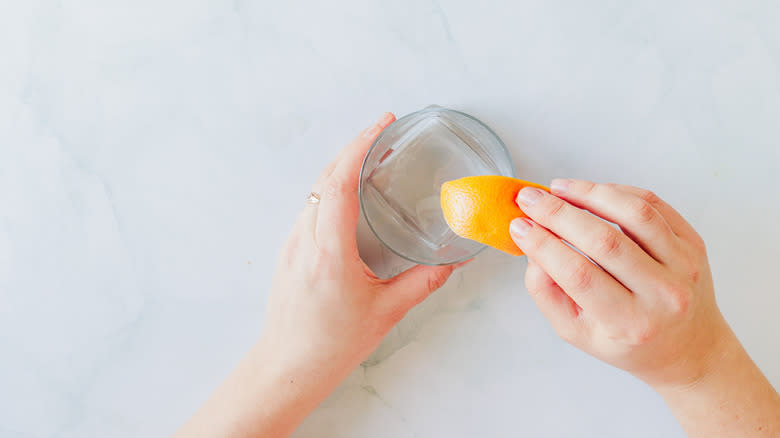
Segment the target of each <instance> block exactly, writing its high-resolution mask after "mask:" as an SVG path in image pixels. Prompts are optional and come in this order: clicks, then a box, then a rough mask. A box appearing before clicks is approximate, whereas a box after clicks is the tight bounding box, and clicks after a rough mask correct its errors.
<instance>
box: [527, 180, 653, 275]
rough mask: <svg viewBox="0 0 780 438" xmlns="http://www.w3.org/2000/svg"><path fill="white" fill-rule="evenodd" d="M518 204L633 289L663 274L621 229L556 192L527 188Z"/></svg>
mask: <svg viewBox="0 0 780 438" xmlns="http://www.w3.org/2000/svg"><path fill="white" fill-rule="evenodd" d="M517 204H518V205H519V206H520V208H521V209H522V210H523V212H524V213H525V214H527V215H528V217H530V218H531V219H533V220H534V221H535V222H536V223H538V224H539V225H541V226H543V227H545V228H547V229H549V230H550V231H552V232H553V233H555V234H557V235H558V236H560V237H561V238H563V239H566V241H568V242H569V243H571V244H572V245H574V246H575V247H576V248H577V249H579V250H580V251H582V252H583V253H585V255H587V256H588V257H590V258H591V259H593V260H594V261H595V262H596V263H598V264H599V265H600V266H601V267H602V268H604V269H605V270H606V271H607V272H609V273H610V274H612V276H613V277H615V278H616V279H617V280H618V281H620V282H621V283H623V284H624V285H625V286H626V287H628V288H629V289H631V290H635V289H638V288H641V287H642V286H645V285H647V284H648V283H649V282H651V281H652V280H653V279H654V278H657V277H658V276H659V275H660V274H661V265H659V264H658V262H656V261H655V260H653V259H652V258H651V257H650V256H649V255H648V254H647V253H646V252H645V251H644V250H642V248H640V247H639V246H638V245H637V244H636V243H635V242H634V241H632V240H631V239H629V238H628V236H626V235H625V234H623V233H622V232H620V230H618V229H616V228H615V227H613V226H611V225H609V224H607V223H606V222H604V221H603V220H601V219H599V218H597V217H596V216H593V215H592V214H590V213H588V212H586V211H584V210H582V209H579V208H577V207H574V206H572V205H571V204H569V203H567V202H566V201H564V200H562V199H560V198H558V197H557V196H555V195H552V194H549V193H547V192H545V191H544V190H539V189H537V188H534V187H525V188H523V189H522V190H520V192H519V193H518V194H517ZM545 270H546V269H545ZM547 272H548V273H549V271H547ZM564 289H565V288H564Z"/></svg>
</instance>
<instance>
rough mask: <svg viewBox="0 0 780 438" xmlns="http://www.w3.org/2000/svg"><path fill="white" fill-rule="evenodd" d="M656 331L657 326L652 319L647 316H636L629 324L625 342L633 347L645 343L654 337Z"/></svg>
mask: <svg viewBox="0 0 780 438" xmlns="http://www.w3.org/2000/svg"><path fill="white" fill-rule="evenodd" d="M657 333H658V328H657V326H656V325H655V324H654V323H653V322H652V321H650V320H649V319H648V318H637V319H635V320H634V322H633V324H631V328H630V329H629V333H628V336H627V342H628V344H629V345H631V346H634V347H637V346H640V345H647V344H648V343H650V341H652V340H653V339H654V338H655V337H656V334H657Z"/></svg>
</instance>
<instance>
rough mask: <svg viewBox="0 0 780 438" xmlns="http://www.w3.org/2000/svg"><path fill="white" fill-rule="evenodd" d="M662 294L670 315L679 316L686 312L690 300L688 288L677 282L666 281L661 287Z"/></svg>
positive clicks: (688, 308) (689, 305)
mask: <svg viewBox="0 0 780 438" xmlns="http://www.w3.org/2000/svg"><path fill="white" fill-rule="evenodd" d="M663 295H664V301H665V303H666V305H667V309H668V311H669V313H670V314H671V315H673V316H677V317H681V316H685V315H687V314H688V312H689V310H690V307H691V301H692V296H691V291H690V288H688V287H686V286H684V285H682V284H679V283H668V284H666V285H665V286H664V287H663Z"/></svg>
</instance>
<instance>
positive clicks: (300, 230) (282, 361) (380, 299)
mask: <svg viewBox="0 0 780 438" xmlns="http://www.w3.org/2000/svg"><path fill="white" fill-rule="evenodd" d="M394 120H395V116H393V115H392V114H390V113H387V114H385V115H384V116H382V118H380V119H379V121H377V122H376V123H375V124H374V125H372V126H371V127H370V128H368V129H366V130H364V131H363V132H362V133H360V135H358V137H357V138H355V139H354V140H353V141H352V142H351V143H350V144H348V145H347V147H345V148H344V149H343V150H342V151H341V153H340V154H339V156H338V157H337V158H336V160H334V161H333V162H332V163H331V164H330V165H328V166H327V167H326V168H325V170H324V171H323V172H322V175H321V176H320V177H319V179H318V180H317V182H316V183H315V184H314V187H313V190H314V192H316V193H319V194H321V201H320V202H319V203H318V204H307V205H306V206H305V207H304V209H303V211H302V212H301V213H300V215H299V216H298V219H297V221H296V223H295V225H294V226H293V229H292V232H291V233H290V236H289V238H288V239H287V242H286V243H285V245H284V248H283V249H282V251H281V255H280V257H279V261H278V265H277V268H276V274H275V275H274V279H273V282H272V286H271V291H270V297H269V302H268V307H267V310H266V318H265V327H264V328H263V333H262V335H261V336H260V340H259V341H258V342H257V344H255V346H254V347H253V348H252V350H251V351H250V352H249V353H248V354H247V355H246V356H245V357H244V359H243V360H242V361H241V362H240V363H239V364H238V366H237V367H236V368H235V369H234V370H233V372H232V373H231V374H230V375H229V376H228V378H227V379H225V381H224V382H223V383H222V385H220V387H219V388H217V390H216V391H215V392H214V394H212V396H211V398H210V399H209V400H208V401H207V402H206V403H205V404H204V405H203V406H202V407H201V408H200V410H198V412H197V413H196V414H195V415H194V416H193V417H192V418H191V419H190V420H189V421H188V422H187V423H186V424H185V425H184V426H182V428H181V429H180V430H179V431H178V434H177V436H273V437H284V436H288V435H290V434H291V433H292V432H293V430H295V428H296V427H297V426H298V424H300V422H301V421H303V419H304V418H305V417H306V416H307V415H308V414H309V413H310V412H311V411H312V410H313V409H314V408H315V407H316V406H317V405H318V404H319V403H320V402H322V401H323V400H324V399H325V398H326V397H327V395H328V394H329V393H330V392H331V391H333V389H335V388H336V386H337V385H338V384H339V383H340V382H341V381H342V380H344V379H345V378H346V377H347V376H348V375H349V373H350V372H351V371H352V370H353V369H354V368H355V367H356V366H358V364H359V363H360V361H362V360H363V359H364V358H366V357H367V356H368V355H369V354H370V353H371V351H372V350H373V349H374V348H376V347H377V346H378V344H379V342H380V341H381V340H382V339H383V338H384V337H385V335H386V334H387V333H388V332H389V331H390V329H391V328H392V327H393V326H394V325H395V324H396V323H397V322H398V321H399V320H401V318H403V316H404V315H405V314H406V312H408V311H409V310H410V309H411V308H412V307H414V305H416V304H417V303H419V302H421V301H422V300H424V299H425V297H427V296H428V295H429V294H430V293H431V292H433V291H434V290H436V289H438V288H439V287H441V286H442V285H443V284H444V282H446V281H447V278H448V277H449V276H450V274H451V273H452V271H453V269H455V266H422V265H418V266H415V267H413V268H411V269H409V270H407V271H405V272H403V273H401V274H400V275H398V276H396V277H394V278H391V279H379V278H377V277H376V275H374V274H373V273H372V272H371V270H370V269H369V268H368V267H367V266H366V265H365V264H364V263H363V261H362V260H361V259H360V256H359V255H358V250H357V241H356V239H357V237H356V227H357V221H358V214H359V205H358V197H357V188H358V178H359V174H360V167H361V163H362V160H363V157H364V156H365V154H366V151H367V150H368V148H369V146H370V145H371V143H372V142H373V141H374V139H375V138H376V136H377V135H379V133H380V132H381V131H382V130H383V129H384V128H386V127H387V126H388V125H390V124H391V123H392V122H393V121H394Z"/></svg>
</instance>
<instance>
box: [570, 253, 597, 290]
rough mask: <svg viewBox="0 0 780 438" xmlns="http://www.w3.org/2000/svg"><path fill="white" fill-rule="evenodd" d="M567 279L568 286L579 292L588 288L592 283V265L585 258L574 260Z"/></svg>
mask: <svg viewBox="0 0 780 438" xmlns="http://www.w3.org/2000/svg"><path fill="white" fill-rule="evenodd" d="M567 280H568V281H567V284H568V285H569V287H571V288H573V289H574V290H577V291H579V292H582V291H585V290H588V289H590V287H591V285H592V284H593V265H592V264H591V263H590V262H589V261H587V260H585V259H582V260H580V261H578V262H575V263H574V265H573V266H572V267H571V271H569V274H568V277H567Z"/></svg>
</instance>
